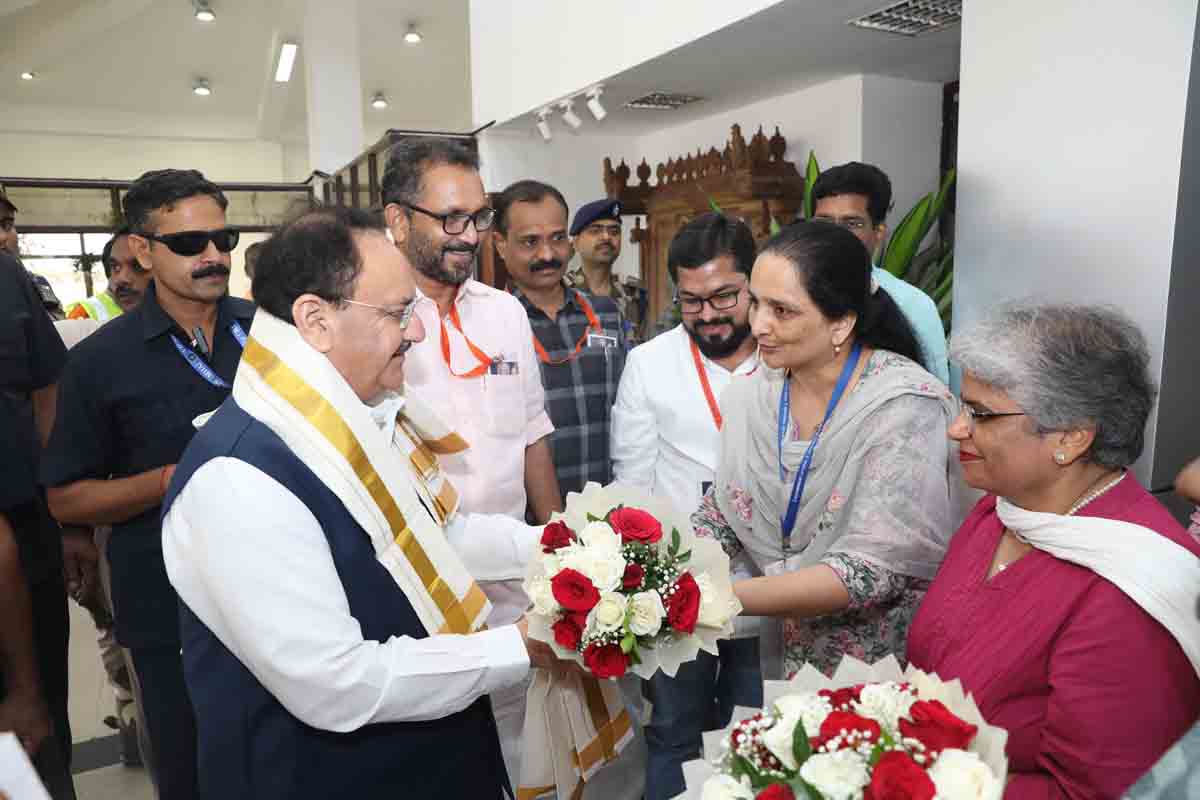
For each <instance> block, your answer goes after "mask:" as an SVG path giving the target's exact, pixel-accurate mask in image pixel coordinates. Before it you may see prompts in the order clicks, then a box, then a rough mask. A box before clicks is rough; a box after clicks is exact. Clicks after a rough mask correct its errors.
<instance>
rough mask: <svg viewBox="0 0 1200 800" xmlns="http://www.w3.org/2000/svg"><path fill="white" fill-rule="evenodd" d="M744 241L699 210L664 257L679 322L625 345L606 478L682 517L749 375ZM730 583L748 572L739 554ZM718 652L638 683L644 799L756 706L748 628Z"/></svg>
mask: <svg viewBox="0 0 1200 800" xmlns="http://www.w3.org/2000/svg"><path fill="white" fill-rule="evenodd" d="M755 251H756V250H755V245H754V235H753V234H752V233H751V232H750V228H749V227H747V226H746V224H745V223H743V222H741V221H740V220H736V219H733V218H731V217H727V216H724V215H723V214H718V213H714V212H710V213H707V214H702V215H700V216H698V217H696V218H695V219H693V220H692V221H690V222H689V223H688V224H687V225H685V226H683V227H682V228H681V229H680V230H679V232H678V233H677V234H676V235H675V238H674V239H673V240H672V241H671V245H670V247H669V249H668V251H667V271H668V272H669V273H670V276H671V281H672V283H673V284H674V285H675V286H676V287H678V294H677V295H676V302H677V303H678V304H679V310H680V312H681V317H682V324H680V325H677V326H676V327H674V328H673V329H671V330H668V331H665V332H663V333H661V334H659V335H658V336H656V337H654V338H653V339H651V340H650V341H649V342H646V343H645V344H643V345H640V346H638V347H635V348H634V349H633V351H632V352H631V353H630V354H629V359H628V361H627V362H626V364H625V372H624V374H623V375H622V377H621V385H620V387H619V388H618V390H617V402H616V405H614V406H613V410H612V458H613V475H614V477H615V478H616V480H617V481H619V482H621V483H627V484H629V485H631V486H637V487H640V488H643V489H648V490H649V491H650V492H651V493H652V494H655V495H660V496H663V497H666V498H668V499H670V501H671V502H672V504H674V506H675V507H676V508H678V509H679V510H680V511H683V512H687V513H691V512H692V511H695V510H696V509H697V508H698V507H699V506H700V500H701V498H702V497H703V496H704V493H705V491H706V490H707V489H708V487H709V485H710V484H711V483H712V481H713V479H714V477H715V475H716V470H717V463H718V461H719V454H720V433H721V426H722V424H723V418H722V416H721V407H720V399H721V394H722V392H723V391H724V390H725V388H726V387H727V386H729V384H730V383H731V382H732V381H734V380H736V379H737V376H742V375H748V374H750V373H752V372H754V370H756V369H758V364H759V360H758V355H757V344H756V343H755V341H754V337H753V336H752V335H751V334H750V300H749V292H748V288H749V283H750V270H751V268H752V267H753V266H754V257H755ZM731 567H732V569H733V574H734V577H735V578H740V577H751V576H752V575H753V574H754V573H753V571H752V568H751V567H750V566H749V563H748V562H747V561H745V558H744V556H743V557H740V559H738V560H734V561H733V562H732V564H731ZM718 645H719V648H720V654H719V655H718V656H712V655H709V654H708V653H700V655H699V658H697V659H696V661H693V662H691V663H689V664H684V665H683V666H681V667H680V669H679V671H678V672H677V673H676V675H675V677H674V678H668V677H667V676H666V675H663V674H662V673H659V674H657V675H655V676H654V677H653V678H652V679H651V680H650V681H648V682H646V684H645V691H646V694H647V695H648V696H649V697H650V698H651V700H652V702H653V711H652V715H651V718H650V724H649V725H647V726H646V749H647V767H646V792H645V796H646V798H647V800H665V799H666V798H669V797H674V796H676V795H677V794H679V793H681V792H682V791H683V790H684V781H683V768H682V764H683V762H684V761H687V760H689V759H692V758H696V757H698V756H699V753H700V743H701V732H702V731H706V730H710V729H714V728H720V727H723V726H724V725H725V724H727V723H728V721H729V718H730V715H731V714H732V712H733V707H734V706H738V705H744V706H755V707H757V706H758V705H761V704H762V675H761V673H760V671H759V667H758V660H759V656H758V637H757V625H756V620H753V619H750V618H744V617H739V618H738V621H737V622H736V623H735V628H734V638H732V639H728V640H725V641H722V642H719V643H718Z"/></svg>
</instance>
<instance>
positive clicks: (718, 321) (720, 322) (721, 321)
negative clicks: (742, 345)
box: [696, 317, 737, 331]
mask: <svg viewBox="0 0 1200 800" xmlns="http://www.w3.org/2000/svg"><path fill="white" fill-rule="evenodd" d="M722 325H733V318H732V317H724V318H722V319H714V320H712V321H711V322H699V323H697V324H696V330H697V331H702V330H704V329H705V328H718V327H720V326H722ZM734 327H737V326H734Z"/></svg>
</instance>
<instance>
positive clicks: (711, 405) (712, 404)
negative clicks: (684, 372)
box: [691, 341, 724, 430]
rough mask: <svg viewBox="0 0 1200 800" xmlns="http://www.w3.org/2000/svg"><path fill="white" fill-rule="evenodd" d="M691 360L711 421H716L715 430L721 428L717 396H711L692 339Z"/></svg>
mask: <svg viewBox="0 0 1200 800" xmlns="http://www.w3.org/2000/svg"><path fill="white" fill-rule="evenodd" d="M691 344H692V360H693V361H695V362H696V374H697V375H699V376H700V387H701V388H702V389H704V399H705V400H707V401H708V410H709V411H711V412H712V418H713V422H715V423H717V430H721V425H722V423H723V422H724V420H723V419H722V418H721V407H720V406H719V405H717V398H715V397H713V391H712V385H711V384H709V382H708V373H707V372H705V371H704V362H703V361H701V360H700V348H699V347H697V346H696V342H695V341H692V343H691Z"/></svg>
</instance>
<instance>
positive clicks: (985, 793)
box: [928, 750, 1001, 800]
mask: <svg viewBox="0 0 1200 800" xmlns="http://www.w3.org/2000/svg"><path fill="white" fill-rule="evenodd" d="M928 771H929V777H930V779H932V780H933V785H934V786H935V787H937V793H938V797H943V798H947V800H989V798H993V797H995V798H998V797H1000V790H1001V787H1000V781H998V780H997V779H996V776H995V775H994V774H993V773H992V770H991V768H990V767H989V766H988V765H987V764H985V763H984V762H983V761H982V760H981V759H980V758H979V756H978V755H976V754H975V753H970V752H967V751H966V750H943V751H942V754H941V755H940V756H938V759H937V761H935V762H933V766H932V767H930V768H929V770H928Z"/></svg>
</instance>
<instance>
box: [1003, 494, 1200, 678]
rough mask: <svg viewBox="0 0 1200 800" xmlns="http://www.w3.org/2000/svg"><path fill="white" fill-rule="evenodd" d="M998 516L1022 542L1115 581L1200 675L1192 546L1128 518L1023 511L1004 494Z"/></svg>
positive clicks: (1199, 594)
mask: <svg viewBox="0 0 1200 800" xmlns="http://www.w3.org/2000/svg"><path fill="white" fill-rule="evenodd" d="M996 514H997V515H998V516H999V517H1000V521H1001V522H1002V523H1003V524H1004V526H1005V527H1006V528H1008V529H1009V530H1010V531H1012V532H1013V533H1014V534H1015V535H1016V536H1017V538H1018V539H1020V540H1021V541H1023V542H1025V543H1026V544H1030V545H1032V546H1034V547H1036V548H1037V549H1038V550H1044V551H1045V552H1047V553H1049V554H1050V555H1052V556H1054V557H1055V558H1059V559H1062V560H1063V561H1069V562H1071V563H1072V564H1078V565H1080V566H1081V567H1086V568H1088V569H1090V570H1091V571H1092V572H1095V573H1096V574H1097V575H1099V576H1100V577H1102V578H1104V579H1105V580H1107V581H1109V582H1111V583H1112V584H1114V585H1115V586H1116V587H1117V588H1118V589H1120V590H1121V591H1122V592H1124V593H1125V594H1126V595H1127V596H1128V597H1129V599H1130V600H1132V601H1133V602H1135V603H1137V604H1138V605H1139V606H1140V607H1141V608H1142V610H1143V611H1145V612H1146V613H1147V614H1149V615H1150V616H1152V617H1154V619H1156V620H1158V622H1159V623H1160V624H1161V625H1162V626H1163V627H1164V628H1166V629H1167V630H1168V631H1170V633H1171V635H1172V636H1174V637H1175V640H1176V641H1177V642H1179V646H1180V647H1181V648H1183V652H1184V653H1185V654H1186V655H1187V657H1188V660H1189V661H1191V662H1192V667H1193V668H1194V669H1195V670H1196V673H1197V674H1198V675H1200V619H1197V617H1196V612H1197V601H1198V600H1200V558H1197V557H1196V556H1195V554H1193V553H1192V552H1191V551H1190V550H1188V549H1187V548H1186V547H1183V546H1182V545H1179V544H1176V543H1175V542H1174V541H1172V540H1170V539H1168V538H1167V537H1166V536H1163V535H1162V534H1159V533H1156V532H1154V531H1152V530H1150V529H1149V528H1146V527H1143V526H1141V525H1136V524H1134V523H1132V522H1124V521H1122V520H1116V519H1105V518H1103V517H1078V516H1063V515H1061V514H1046V513H1042V512H1038V511H1026V510H1025V509H1023V508H1020V507H1019V506H1016V505H1013V504H1012V503H1010V502H1009V501H1008V500H1005V499H1004V498H1003V497H999V498H997V499H996Z"/></svg>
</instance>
